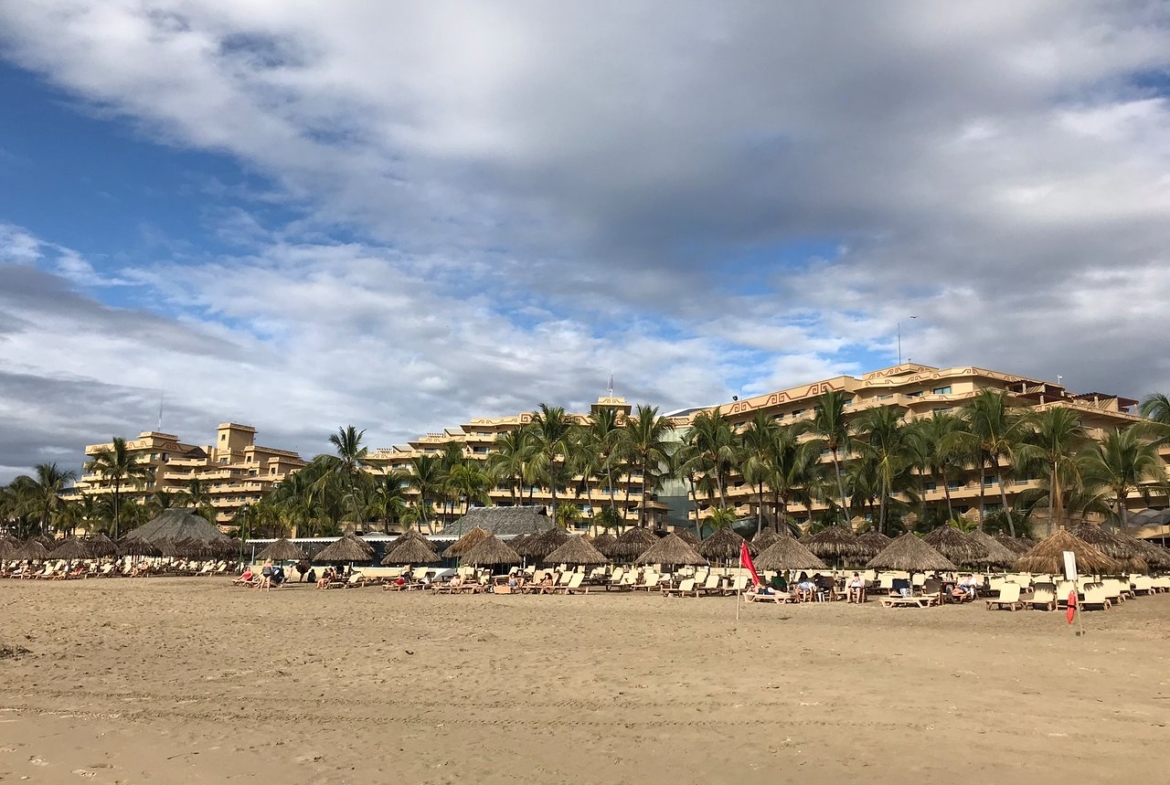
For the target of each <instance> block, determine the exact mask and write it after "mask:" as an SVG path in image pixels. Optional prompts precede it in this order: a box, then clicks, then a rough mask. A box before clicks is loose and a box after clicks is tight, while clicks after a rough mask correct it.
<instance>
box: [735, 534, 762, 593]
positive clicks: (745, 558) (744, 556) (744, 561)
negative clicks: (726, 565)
mask: <svg viewBox="0 0 1170 785" xmlns="http://www.w3.org/2000/svg"><path fill="white" fill-rule="evenodd" d="M739 566H740V567H747V569H748V572H750V573H751V574H752V585H753V586H759V585H760V576H759V575H757V574H756V565H755V564H753V563H752V554H751V552H750V551H748V545H747V540H744V541H743V542H742V543H740V545H739Z"/></svg>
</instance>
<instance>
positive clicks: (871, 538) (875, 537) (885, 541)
mask: <svg viewBox="0 0 1170 785" xmlns="http://www.w3.org/2000/svg"><path fill="white" fill-rule="evenodd" d="M857 541H858V542H860V543H864V544H865V545H866V546H868V547H870V548H876V549H877V550H875V551H874V554H878V553H881V551H882V549H883V548H885V547H886V546H887V545H889V544H890V543H891V542H893V539H891V538H890V537H887V536H886V535H884V534H882V533H881V532H880V531H878V530H877V529H870V530H869V531H867V532H866V533H865V534H859V535H858V536H857Z"/></svg>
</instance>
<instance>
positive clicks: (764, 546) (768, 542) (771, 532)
mask: <svg viewBox="0 0 1170 785" xmlns="http://www.w3.org/2000/svg"><path fill="white" fill-rule="evenodd" d="M782 537H787V538H789V539H792V535H791V534H790V533H789V532H788V531H787V530H785V531H783V532H778V531H776V530H775V529H764V530H763V531H762V532H760V533H759V534H757V535H756V536H755V537H753V538H752V545H754V546H756V550H757V551H759V552H760V553H763V552H764V551H766V550H768V548H770V547H772V545H773V544H775V542H776V541H777V540H779V539H780V538H782Z"/></svg>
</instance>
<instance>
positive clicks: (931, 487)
mask: <svg viewBox="0 0 1170 785" xmlns="http://www.w3.org/2000/svg"><path fill="white" fill-rule="evenodd" d="M922 488H923V490H927V491H934V490H938V483H937V482H928V483H923V485H922Z"/></svg>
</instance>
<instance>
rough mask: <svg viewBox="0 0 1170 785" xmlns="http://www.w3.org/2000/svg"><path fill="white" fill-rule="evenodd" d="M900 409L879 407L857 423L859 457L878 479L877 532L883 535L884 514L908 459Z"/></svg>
mask: <svg viewBox="0 0 1170 785" xmlns="http://www.w3.org/2000/svg"><path fill="white" fill-rule="evenodd" d="M905 414H906V410H905V409H903V408H902V407H900V406H879V407H876V408H874V409H869V410H868V411H866V412H865V413H864V414H862V415H861V416H860V417H859V418H858V419H857V423H856V429H857V432H858V434H859V435H860V436H861V437H862V439H863V441H862V442H861V453H862V455H863V456H865V458H867V459H868V460H869V461H870V462H871V463H872V465H873V469H874V471H875V472H876V473H877V477H878V531H880V532H881V533H882V534H885V533H886V510H887V509H888V508H889V503H890V499H891V497H892V496H893V492H894V487H895V484H897V483H898V481H899V480H900V479H902V478H903V476H904V472H905V470H906V468H907V467H908V466H909V465H910V461H909V459H908V454H909V450H908V448H907V439H906V428H905V420H904V419H903V417H904V416H905Z"/></svg>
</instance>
